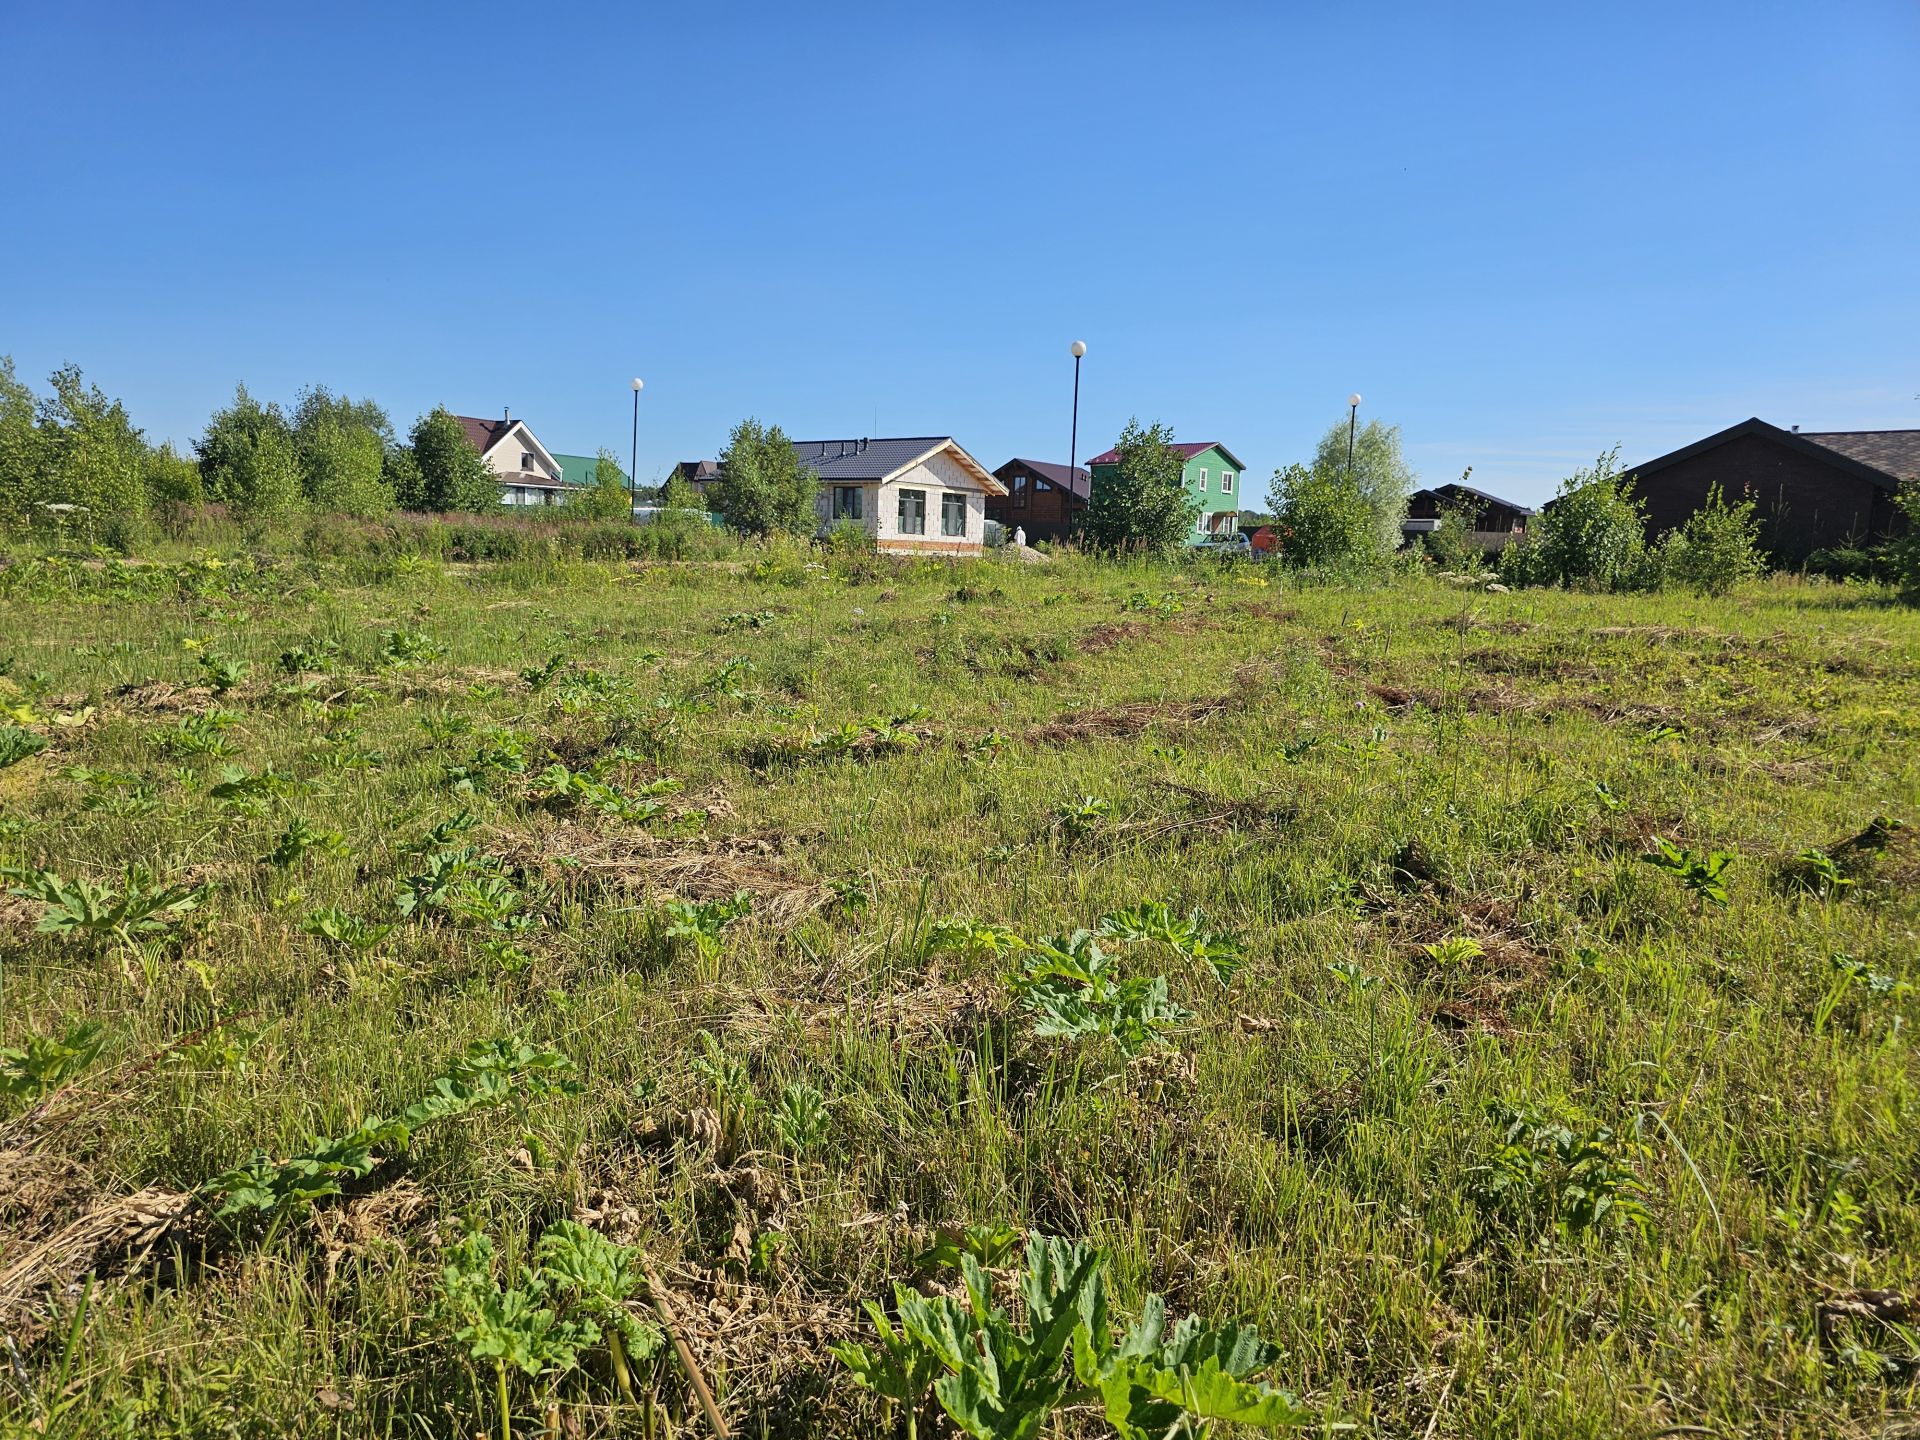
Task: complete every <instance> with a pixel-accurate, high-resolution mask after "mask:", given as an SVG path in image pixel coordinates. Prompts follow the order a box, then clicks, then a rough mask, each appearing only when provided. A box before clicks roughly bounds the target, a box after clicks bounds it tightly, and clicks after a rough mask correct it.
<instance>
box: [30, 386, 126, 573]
mask: <svg viewBox="0 0 1920 1440" xmlns="http://www.w3.org/2000/svg"><path fill="white" fill-rule="evenodd" d="M50 383H51V385H52V387H53V393H52V394H51V395H49V396H48V397H47V398H46V399H45V400H43V401H42V402H41V404H40V414H39V430H40V447H39V456H38V459H39V463H40V465H41V469H42V475H43V477H44V478H43V485H44V488H45V494H44V496H43V497H42V498H43V499H45V500H47V501H50V502H55V503H67V504H72V505H81V506H85V507H86V514H87V520H88V526H87V528H88V530H89V531H90V532H91V534H92V535H93V536H94V538H95V539H97V540H100V541H103V542H104V543H106V544H108V545H113V546H116V547H118V548H120V549H126V548H127V547H128V546H130V545H131V544H132V543H133V542H134V541H135V540H136V539H138V538H139V535H140V532H141V531H142V530H143V529H144V528H145V526H146V520H147V494H146V489H145V487H144V486H143V485H142V484H141V481H140V472H141V468H142V466H143V465H144V464H145V461H146V456H147V444H146V441H145V439H144V438H143V437H142V436H141V433H140V431H139V430H138V429H137V428H136V427H135V426H134V424H133V421H132V420H130V419H129V418H128V417H127V412H126V409H125V407H123V406H122V405H121V404H120V402H119V401H118V400H110V399H108V398H107V396H106V395H105V394H104V393H102V391H101V389H100V387H99V386H98V385H89V384H87V383H86V381H85V380H84V379H83V378H82V377H81V374H80V370H79V368H78V367H77V366H73V365H68V366H64V367H62V368H61V369H59V370H56V371H54V372H53V376H52V378H51V381H50Z"/></svg>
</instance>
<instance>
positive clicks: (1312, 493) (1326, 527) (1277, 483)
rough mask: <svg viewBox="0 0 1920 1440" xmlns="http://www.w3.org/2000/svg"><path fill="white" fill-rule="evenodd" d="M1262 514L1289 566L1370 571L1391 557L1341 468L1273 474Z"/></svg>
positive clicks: (1289, 468)
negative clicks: (1269, 517)
mask: <svg viewBox="0 0 1920 1440" xmlns="http://www.w3.org/2000/svg"><path fill="white" fill-rule="evenodd" d="M1267 508H1268V509H1270V510H1272V511H1273V515H1274V520H1273V525H1274V529H1275V530H1276V531H1277V532H1278V534H1279V537H1280V540H1279V547H1278V553H1279V557H1280V559H1281V560H1282V561H1283V562H1284V563H1286V564H1288V565H1294V566H1316V567H1320V566H1324V567H1341V566H1356V565H1372V564H1376V563H1378V562H1379V561H1381V560H1383V559H1385V558H1386V557H1387V556H1388V555H1389V554H1391V553H1392V552H1391V551H1390V550H1388V549H1387V547H1386V546H1384V545H1382V544H1381V543H1380V532H1379V529H1378V527H1377V526H1376V524H1375V523H1374V513H1373V507H1372V505H1370V504H1369V503H1368V502H1367V497H1366V496H1365V495H1363V494H1361V493H1360V486H1359V485H1358V484H1357V483H1355V481H1354V479H1353V477H1352V476H1350V475H1348V474H1347V472H1346V470H1345V469H1344V468H1341V469H1338V470H1329V469H1327V468H1326V467H1325V466H1322V465H1315V466H1314V467H1313V468H1312V469H1308V468H1307V467H1306V466H1305V465H1298V464H1295V465H1289V466H1287V468H1286V469H1284V470H1276V471H1274V474H1273V483H1272V484H1271V485H1269V486H1268V487H1267Z"/></svg>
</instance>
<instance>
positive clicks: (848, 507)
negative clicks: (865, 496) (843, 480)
mask: <svg viewBox="0 0 1920 1440" xmlns="http://www.w3.org/2000/svg"><path fill="white" fill-rule="evenodd" d="M861 494H862V491H861V489H860V487H859V486H858V485H836V486H834V487H833V518H834V519H836V520H862V519H865V518H866V515H865V508H866V507H865V503H864V502H863V501H862V500H861V498H860V496H861Z"/></svg>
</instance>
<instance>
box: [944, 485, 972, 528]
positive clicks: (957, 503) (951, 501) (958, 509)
mask: <svg viewBox="0 0 1920 1440" xmlns="http://www.w3.org/2000/svg"><path fill="white" fill-rule="evenodd" d="M940 533H941V534H942V535H965V534H966V533H967V497H966V496H964V495H956V494H954V493H953V492H952V491H951V490H949V491H948V492H947V493H946V494H944V495H942V496H941V497H940Z"/></svg>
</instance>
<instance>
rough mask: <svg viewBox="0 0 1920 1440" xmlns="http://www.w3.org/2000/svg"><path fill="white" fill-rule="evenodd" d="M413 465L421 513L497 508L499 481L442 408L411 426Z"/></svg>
mask: <svg viewBox="0 0 1920 1440" xmlns="http://www.w3.org/2000/svg"><path fill="white" fill-rule="evenodd" d="M413 461H414V464H415V465H416V466H417V467H418V469H419V473H420V483H419V496H418V499H419V506H418V508H419V509H421V510H437V511H450V510H457V511H463V512H473V513H484V512H486V511H490V510H497V509H499V508H500V481H499V479H498V478H497V477H496V476H495V475H494V473H493V471H491V470H489V469H488V468H487V462H486V461H484V460H482V459H481V458H480V452H479V451H478V450H476V449H474V448H473V445H472V444H471V443H470V442H469V441H468V439H467V434H466V431H464V430H462V429H461V428H460V422H459V420H457V419H456V418H455V417H454V415H453V413H452V412H451V411H449V410H448V409H447V408H446V406H444V405H437V406H435V407H434V408H433V409H432V410H431V411H429V412H428V413H427V414H425V415H422V416H421V417H420V418H419V419H418V420H417V421H415V422H414V426H413Z"/></svg>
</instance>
